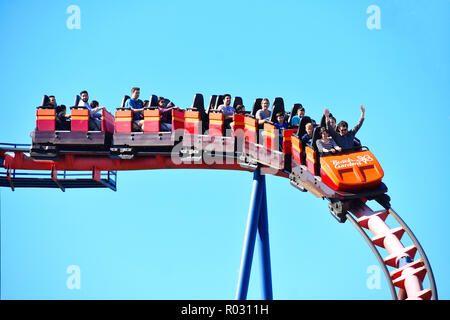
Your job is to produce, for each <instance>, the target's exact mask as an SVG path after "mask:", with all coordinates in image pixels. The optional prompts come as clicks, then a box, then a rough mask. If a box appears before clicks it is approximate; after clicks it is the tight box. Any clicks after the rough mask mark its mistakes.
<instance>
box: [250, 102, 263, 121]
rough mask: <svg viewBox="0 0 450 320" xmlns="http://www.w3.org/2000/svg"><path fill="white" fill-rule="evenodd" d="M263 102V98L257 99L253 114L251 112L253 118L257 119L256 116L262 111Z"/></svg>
mask: <svg viewBox="0 0 450 320" xmlns="http://www.w3.org/2000/svg"><path fill="white" fill-rule="evenodd" d="M261 101H262V98H257V99H255V102H254V103H253V109H252V112H251V115H252V116H254V117H255V116H256V112H258V110H260V109H261Z"/></svg>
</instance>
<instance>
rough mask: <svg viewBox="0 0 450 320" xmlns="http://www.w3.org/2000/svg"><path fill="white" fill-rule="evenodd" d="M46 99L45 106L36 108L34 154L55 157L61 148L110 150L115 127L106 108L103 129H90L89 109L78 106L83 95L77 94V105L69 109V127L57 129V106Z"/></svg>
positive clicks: (43, 103) (102, 116)
mask: <svg viewBox="0 0 450 320" xmlns="http://www.w3.org/2000/svg"><path fill="white" fill-rule="evenodd" d="M47 100H48V98H47V96H44V98H43V102H42V105H41V106H39V107H37V108H36V129H35V130H34V131H32V132H31V138H32V145H31V152H30V156H31V157H35V158H55V157H57V156H58V152H59V151H64V150H66V151H67V150H87V151H105V150H108V148H109V145H110V144H111V139H112V134H113V130H114V117H113V116H112V115H111V113H109V112H108V111H106V110H105V109H103V110H102V112H101V119H100V123H101V130H100V131H89V110H88V109H87V108H86V107H83V106H78V104H79V102H80V96H78V95H77V96H76V98H75V103H74V106H73V107H71V108H70V109H71V123H70V130H56V109H55V107H53V106H50V105H48V104H47Z"/></svg>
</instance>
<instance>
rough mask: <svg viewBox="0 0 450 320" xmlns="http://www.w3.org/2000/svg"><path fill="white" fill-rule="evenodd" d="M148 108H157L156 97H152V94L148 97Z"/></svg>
mask: <svg viewBox="0 0 450 320" xmlns="http://www.w3.org/2000/svg"><path fill="white" fill-rule="evenodd" d="M149 107H150V108H157V107H158V97H157V96H156V95H154V94H152V95H151V96H150V99H149Z"/></svg>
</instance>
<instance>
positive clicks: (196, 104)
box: [192, 93, 205, 112]
mask: <svg viewBox="0 0 450 320" xmlns="http://www.w3.org/2000/svg"><path fill="white" fill-rule="evenodd" d="M192 108H193V109H196V110H200V111H203V112H204V111H205V102H204V100H203V95H202V94H201V93H196V94H195V95H194V101H193V102H192Z"/></svg>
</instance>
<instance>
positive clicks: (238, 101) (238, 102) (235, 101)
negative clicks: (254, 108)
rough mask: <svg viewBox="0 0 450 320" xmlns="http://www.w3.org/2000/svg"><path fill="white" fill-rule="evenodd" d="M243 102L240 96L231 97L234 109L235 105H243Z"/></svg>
mask: <svg viewBox="0 0 450 320" xmlns="http://www.w3.org/2000/svg"><path fill="white" fill-rule="evenodd" d="M243 104H244V103H243V101H242V98H241V97H234V99H233V108H235V109H236V107H237V106H238V105H243Z"/></svg>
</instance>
